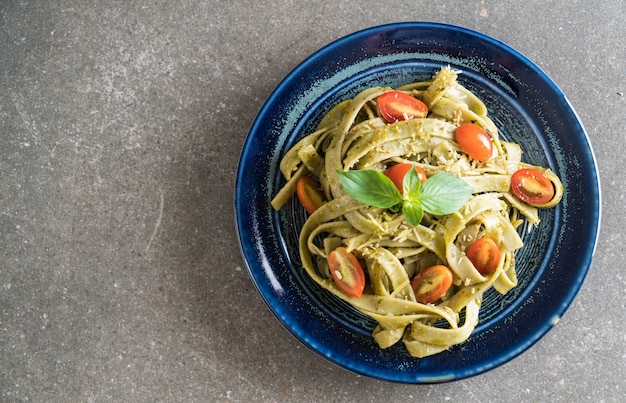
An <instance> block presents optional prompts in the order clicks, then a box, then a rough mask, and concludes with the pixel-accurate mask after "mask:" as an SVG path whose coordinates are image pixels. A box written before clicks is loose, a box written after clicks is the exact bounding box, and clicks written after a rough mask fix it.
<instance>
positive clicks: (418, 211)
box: [402, 182, 426, 225]
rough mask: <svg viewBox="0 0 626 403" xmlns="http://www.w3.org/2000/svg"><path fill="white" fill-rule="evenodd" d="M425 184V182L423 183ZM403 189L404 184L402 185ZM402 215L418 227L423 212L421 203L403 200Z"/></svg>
mask: <svg viewBox="0 0 626 403" xmlns="http://www.w3.org/2000/svg"><path fill="white" fill-rule="evenodd" d="M424 183H426V182H424ZM402 186H403V187H404V184H403V185H402ZM402 214H404V218H406V220H407V221H408V222H409V223H410V224H413V225H419V223H421V222H422V218H423V217H424V210H423V209H422V203H420V202H419V200H418V201H410V200H406V199H405V200H404V201H403V202H402Z"/></svg>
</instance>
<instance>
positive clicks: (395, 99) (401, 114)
mask: <svg viewBox="0 0 626 403" xmlns="http://www.w3.org/2000/svg"><path fill="white" fill-rule="evenodd" d="M377 102H378V111H379V112H380V114H381V115H382V117H383V118H385V120H386V121H387V122H389V123H393V122H397V121H400V120H409V119H414V118H423V117H424V116H426V115H427V114H428V106H426V104H425V103H424V102H422V101H420V100H419V99H417V98H415V97H412V96H410V95H409V94H406V93H404V92H401V91H390V92H386V93H384V94H383V95H381V96H379V97H378V101H377Z"/></svg>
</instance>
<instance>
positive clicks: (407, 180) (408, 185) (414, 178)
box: [402, 168, 422, 201]
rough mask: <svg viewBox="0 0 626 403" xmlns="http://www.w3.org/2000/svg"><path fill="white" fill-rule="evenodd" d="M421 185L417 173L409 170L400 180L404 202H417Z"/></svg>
mask: <svg viewBox="0 0 626 403" xmlns="http://www.w3.org/2000/svg"><path fill="white" fill-rule="evenodd" d="M421 185H422V183H421V181H420V177H419V175H418V174H417V171H416V170H415V169H414V168H411V169H409V170H408V171H407V173H406V174H405V175H404V178H403V179H402V189H403V191H404V194H403V198H404V200H410V201H415V200H419V195H420V187H421Z"/></svg>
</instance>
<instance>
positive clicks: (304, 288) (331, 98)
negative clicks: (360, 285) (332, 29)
mask: <svg viewBox="0 0 626 403" xmlns="http://www.w3.org/2000/svg"><path fill="white" fill-rule="evenodd" d="M445 65H450V66H451V67H452V68H454V69H455V70H458V71H460V72H461V73H460V75H459V81H460V82H461V84H463V85H464V86H466V87H467V88H468V89H470V90H472V91H474V92H475V93H476V94H477V95H478V96H479V97H480V98H481V99H482V100H483V101H484V102H485V104H486V105H487V108H488V109H489V115H490V117H491V118H492V120H493V121H494V122H495V124H496V125H497V126H498V128H499V130H500V136H501V137H502V138H503V139H505V140H509V141H515V142H517V143H520V144H521V146H522V148H523V150H524V154H523V161H524V162H528V163H531V164H536V165H542V166H547V167H550V168H551V169H552V170H553V171H555V172H556V173H557V174H558V175H559V177H560V178H561V179H562V181H563V184H564V186H565V194H564V198H563V200H562V202H561V203H560V204H559V205H558V206H557V207H556V208H554V209H549V210H541V211H540V218H541V223H540V225H539V226H536V227H534V226H532V225H523V226H522V227H521V228H520V229H519V231H520V235H521V236H522V239H523V241H524V244H525V246H524V248H523V249H521V250H519V251H518V252H517V254H516V262H517V268H516V270H517V275H518V279H519V285H518V286H517V287H516V288H515V289H513V290H512V291H511V292H509V293H507V294H506V295H499V294H498V293H496V292H495V291H493V290H491V291H489V292H487V293H486V295H485V297H484V300H483V304H482V307H481V313H480V318H479V324H478V326H477V328H476V329H475V331H474V333H473V334H472V336H471V337H470V338H469V339H468V340H467V341H466V342H465V343H463V344H461V345H459V346H455V347H453V348H451V349H450V350H448V351H446V352H443V353H440V354H438V355H435V356H431V357H427V358H423V359H417V358H413V357H411V356H410V355H409V354H408V352H407V351H406V349H405V348H404V346H403V345H402V343H401V342H400V343H397V344H396V345H394V346H393V347H391V348H388V349H385V350H382V349H380V348H379V347H378V345H377V344H376V343H375V342H374V340H373V338H372V336H371V331H372V329H373V328H374V326H375V323H374V322H373V321H372V320H371V319H369V318H367V317H366V316H364V315H362V314H360V313H359V312H358V311H355V310H354V309H352V308H351V307H350V306H348V305H347V304H345V303H344V302H343V301H341V300H338V299H337V298H335V297H333V296H332V295H330V294H329V293H327V292H326V291H325V290H323V289H321V288H320V287H319V286H318V285H317V284H316V283H314V282H313V281H311V280H310V279H309V278H308V277H307V275H306V273H305V272H304V271H303V269H302V268H301V266H300V262H299V257H298V253H297V239H298V234H299V229H300V227H301V226H302V224H303V222H304V220H305V219H306V215H305V212H304V210H303V209H302V208H301V207H300V206H299V205H298V203H297V202H296V201H292V202H291V203H289V204H288V205H287V206H285V207H284V208H283V209H282V210H281V211H279V212H275V211H274V210H273V209H272V207H271V206H270V201H271V199H272V198H273V196H274V195H275V194H276V192H277V191H278V190H279V189H280V187H281V185H282V184H283V183H284V180H283V179H282V176H281V174H280V171H279V170H278V164H279V162H280V159H281V157H282V156H283V155H284V153H285V152H286V151H287V150H288V149H289V148H290V147H291V146H292V145H293V144H295V142H297V141H298V140H299V139H301V138H302V137H304V136H305V135H306V134H308V133H310V132H311V131H312V130H313V129H314V128H315V126H316V125H317V123H318V122H319V120H320V119H321V118H322V117H323V116H324V114H325V113H326V112H327V111H328V110H329V109H330V108H331V107H332V106H333V105H335V104H337V103H338V102H340V101H342V100H345V99H348V98H351V97H353V96H354V95H356V94H357V93H358V92H359V91H360V90H363V89H364V88H367V87H371V86H391V87H395V86H399V85H402V84H407V83H410V82H414V81H419V80H425V79H428V78H430V77H431V76H432V75H433V74H434V73H435V72H436V71H437V70H439V69H440V68H441V67H442V66H445ZM599 199H600V191H599V182H598V175H597V168H596V164H595V161H594V156H593V152H592V150H591V147H590V145H589V141H588V138H587V135H586V133H585V131H584V128H583V127H582V125H581V123H580V122H579V119H578V117H577V115H576V113H575V112H574V111H573V109H572V107H571V105H570V104H569V102H568V101H567V99H566V98H565V96H564V95H563V93H562V92H561V91H560V90H559V88H558V87H557V86H556V85H555V84H554V83H553V82H552V80H551V79H550V78H549V77H548V76H547V75H546V74H545V73H544V72H542V71H541V70H540V69H539V68H538V67H537V66H536V65H535V64H534V63H533V62H531V61H530V60H529V59H527V58H526V57H525V56H523V55H522V54H520V53H519V52H517V51H516V50H514V49H512V48H511V47H509V46H507V45H506V44H504V43H502V42H499V41H497V40H495V39H493V38H490V37H488V36H486V35H484V34H481V33H478V32H474V31H470V30H467V29H464V28H460V27H455V26H450V25H442V24H433V23H398V24H391V25H384V26H378V27H374V28H370V29H366V30H363V31H360V32H356V33H354V34H351V35H349V36H347V37H344V38H342V39H339V40H337V41H335V42H333V43H331V44H329V45H328V46H326V47H324V48H323V49H321V50H319V51H318V52H316V53H315V54H313V55H312V56H310V57H309V58H308V59H306V60H305V61H304V62H302V63H301V64H300V65H299V66H298V67H297V68H295V69H294V70H293V71H292V72H291V73H290V74H289V75H288V76H287V77H286V78H285V79H284V80H283V81H282V82H281V83H280V84H279V86H278V87H277V88H276V89H275V90H274V92H273V93H272V94H271V96H270V97H269V98H268V100H267V101H266V103H265V104H264V106H263V108H262V109H261V111H260V112H259V114H258V116H257V118H256V120H255V121H254V123H253V125H252V127H251V129H250V132H249V134H248V136H247V138H246V140H245V144H244V146H243V149H242V153H241V158H240V164H239V167H238V173H237V182H236V188H235V213H236V225H237V230H238V234H239V242H240V246H241V250H242V253H243V256H244V259H245V261H246V264H247V267H248V270H249V273H250V275H251V277H252V280H253V281H254V284H255V286H256V287H257V289H258V291H259V293H260V294H261V295H262V297H263V299H264V300H265V302H266V303H267V305H268V306H269V308H270V309H271V311H272V312H273V313H274V314H275V315H276V317H277V318H278V320H279V321H280V322H281V323H282V324H283V325H284V326H285V327H286V328H287V329H288V330H289V331H290V332H291V333H292V334H293V335H294V336H295V337H297V338H298V339H299V340H300V341H301V342H302V343H304V344H305V345H306V346H307V347H309V348H310V349H311V350H313V351H314V352H316V353H317V354H319V355H320V356H322V357H324V358H325V359H327V360H329V361H331V362H333V363H335V364H338V365H340V366H342V367H344V368H346V369H349V370H351V371H354V372H356V373H359V374H362V375H365V376H369V377H374V378H378V379H384V380H389V381H395V382H405V383H436V382H444V381H451V380H455V379H461V378H466V377H469V376H473V375H477V374H480V373H483V372H485V371H488V370H490V369H492V368H494V367H496V366H498V365H501V364H503V363H505V362H507V361H508V360H510V359H512V358H514V357H515V356H517V355H519V354H520V353H522V352H523V351H524V350H526V349H528V348H529V347H530V346H532V345H533V344H534V343H535V342H536V341H537V340H539V339H540V338H541V337H542V336H543V335H544V334H545V333H546V332H547V331H549V329H550V328H551V327H552V326H554V325H555V324H556V323H557V322H558V321H559V319H560V317H561V316H562V315H563V313H564V312H565V310H566V309H567V308H568V306H569V305H570V303H571V302H572V300H573V299H574V297H575V295H576V293H577V291H578V290H579V288H580V286H581V284H582V282H583V280H584V278H585V275H586V273H587V270H588V268H589V265H590V263H591V259H592V255H593V251H594V249H595V244H596V239H597V234H598V227H599V217H600V200H599Z"/></svg>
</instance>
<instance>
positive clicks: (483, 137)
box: [454, 123, 493, 162]
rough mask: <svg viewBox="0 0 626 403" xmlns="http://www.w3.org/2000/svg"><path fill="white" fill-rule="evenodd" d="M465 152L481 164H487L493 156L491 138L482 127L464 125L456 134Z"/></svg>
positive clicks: (469, 124) (470, 124) (457, 140)
mask: <svg viewBox="0 0 626 403" xmlns="http://www.w3.org/2000/svg"><path fill="white" fill-rule="evenodd" d="M454 136H455V139H456V142H457V143H459V145H460V146H461V149H462V150H463V152H465V153H466V154H467V155H469V156H470V157H472V158H474V159H475V160H478V161H480V162H485V161H487V160H488V159H489V158H491V155H492V154H493V142H492V141H491V137H489V135H488V134H487V132H486V131H484V130H483V129H482V127H480V126H476V125H475V124H472V123H463V124H462V125H461V126H459V127H458V128H457V129H456V132H455V134H454Z"/></svg>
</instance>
